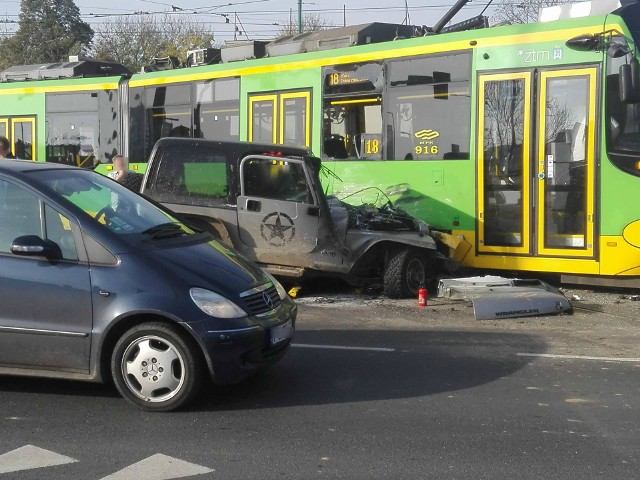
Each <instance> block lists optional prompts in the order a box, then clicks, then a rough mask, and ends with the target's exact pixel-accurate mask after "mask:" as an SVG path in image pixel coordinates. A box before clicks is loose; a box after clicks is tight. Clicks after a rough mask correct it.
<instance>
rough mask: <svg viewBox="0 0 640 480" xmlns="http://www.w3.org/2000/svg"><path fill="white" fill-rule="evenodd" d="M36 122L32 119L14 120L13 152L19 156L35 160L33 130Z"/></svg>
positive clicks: (12, 128)
mask: <svg viewBox="0 0 640 480" xmlns="http://www.w3.org/2000/svg"><path fill="white" fill-rule="evenodd" d="M33 127H34V123H33V122H32V121H26V122H21V121H15V120H14V121H13V124H12V127H11V130H12V133H13V135H12V139H11V141H12V142H13V154H14V155H15V156H16V157H17V158H21V159H23V160H33V159H34V156H35V152H34V151H33V150H34V149H33V140H34V138H33V137H34V132H33Z"/></svg>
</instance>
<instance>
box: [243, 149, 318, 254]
mask: <svg viewBox="0 0 640 480" xmlns="http://www.w3.org/2000/svg"><path fill="white" fill-rule="evenodd" d="M310 185H311V180H310V172H309V171H308V169H307V166H306V165H305V162H304V161H302V160H298V159H290V158H280V157H268V156H261V155H250V156H248V157H246V158H244V159H243V160H242V162H241V163H240V196H239V197H238V203H237V209H238V210H237V211H238V230H239V237H240V240H241V242H242V243H243V244H244V245H246V246H247V247H249V248H251V249H254V252H255V255H256V259H257V260H258V261H264V262H267V261H268V262H276V261H277V260H275V259H274V258H273V254H274V253H276V254H282V255H284V256H286V255H289V254H304V253H309V252H312V251H313V250H314V248H315V247H316V245H317V241H318V220H319V217H320V207H319V203H318V199H317V198H316V196H315V194H314V192H313V189H312V188H311V187H310ZM265 255H270V256H269V257H268V258H266V257H265ZM277 263H280V264H283V265H287V264H288V262H287V261H286V260H285V259H281V260H279V261H277Z"/></svg>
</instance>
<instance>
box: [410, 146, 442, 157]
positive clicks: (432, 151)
mask: <svg viewBox="0 0 640 480" xmlns="http://www.w3.org/2000/svg"><path fill="white" fill-rule="evenodd" d="M414 151H415V153H416V155H437V154H438V146H437V145H416V147H415V150H414Z"/></svg>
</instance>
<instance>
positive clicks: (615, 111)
mask: <svg viewBox="0 0 640 480" xmlns="http://www.w3.org/2000/svg"><path fill="white" fill-rule="evenodd" d="M625 61H626V60H625V58H624V57H621V58H609V74H608V75H607V98H606V101H607V116H608V121H607V146H608V153H609V158H610V159H611V161H612V162H613V163H614V165H616V166H617V167H618V168H620V169H622V170H623V171H625V172H627V173H631V174H633V175H638V176H640V168H638V155H640V103H622V102H620V84H619V75H618V69H619V68H620V65H621V64H623V63H624V62H625Z"/></svg>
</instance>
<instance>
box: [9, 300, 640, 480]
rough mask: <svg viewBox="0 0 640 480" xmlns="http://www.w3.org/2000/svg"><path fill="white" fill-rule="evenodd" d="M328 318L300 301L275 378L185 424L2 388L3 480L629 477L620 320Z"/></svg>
mask: <svg viewBox="0 0 640 480" xmlns="http://www.w3.org/2000/svg"><path fill="white" fill-rule="evenodd" d="M332 302H333V301H329V302H325V301H323V300H322V299H320V300H315V301H304V302H302V305H301V315H300V319H299V323H298V331H297V334H296V339H295V343H296V344H297V346H295V347H294V348H292V349H291V351H290V353H289V355H288V356H287V357H286V358H285V359H284V360H283V361H282V362H281V363H280V364H279V365H277V366H275V367H274V368H272V369H271V370H269V371H267V372H265V373H263V374H261V375H259V376H257V377H255V378H251V379H249V380H248V381H246V382H244V383H242V384H240V385H236V386H232V387H225V388H221V387H214V386H209V387H206V388H205V389H204V391H203V392H202V395H201V396H200V397H199V399H198V401H197V402H196V403H195V404H194V405H193V406H192V407H191V408H190V409H189V410H188V411H183V412H177V413H169V414H151V413H146V412H142V411H139V410H137V409H136V408H134V407H131V406H129V405H128V404H126V403H125V402H124V401H123V400H122V399H120V398H119V397H118V395H117V393H116V392H115V391H114V389H113V388H111V387H108V386H101V385H92V384H84V383H77V382H64V381H51V380H36V379H24V378H13V377H0V480H4V479H9V478H11V479H13V478H15V479H43V478H47V479H50V478H56V479H57V478H65V479H66V478H70V479H83V480H94V479H95V480H99V479H104V478H109V479H110V480H116V479H120V480H125V479H132V480H133V479H136V480H145V479H147V478H149V479H155V480H158V479H163V478H166V479H170V478H178V477H179V476H180V475H183V476H188V475H193V474H195V475H194V476H189V477H188V478H195V479H198V478H219V479H243V480H244V479H281V478H282V479H285V478H292V479H307V478H345V479H376V478H389V479H405V478H406V479H424V478H428V479H485V478H486V479H509V480H513V479H514V478H518V479H541V478H544V479H554V478H558V479H563V480H570V479H580V480H584V479H592V478H593V479H595V478H597V479H616V480H619V479H634V478H640V469H639V467H640V464H639V463H640V462H639V460H640V426H639V425H640V420H639V419H640V360H637V359H634V358H633V357H632V356H631V354H632V353H633V351H634V350H635V352H638V350H637V348H633V346H632V343H630V342H629V339H630V338H631V339H634V338H635V339H637V338H638V334H639V332H640V325H636V321H635V320H632V319H631V317H629V318H627V319H625V318H621V317H617V316H616V317H614V316H612V315H610V314H605V313H596V314H593V313H588V312H587V313H585V312H577V313H576V314H575V315H573V316H570V317H568V316H563V317H549V318H540V319H529V320H518V321H515V320H511V321H507V320H505V321H500V322H477V321H475V320H473V318H472V316H471V315H470V313H469V311H468V310H467V309H465V307H464V306H463V307H457V306H450V305H440V306H438V305H437V302H436V305H435V306H433V307H430V308H428V309H418V308H417V307H414V305H413V302H396V303H393V302H378V301H372V302H366V301H365V302H363V301H360V300H357V299H356V300H354V301H345V302H343V303H340V302H338V303H332ZM636 318H637V317H636ZM638 323H640V322H638ZM574 332H575V334H574ZM635 345H637V343H636V344H635ZM329 347H349V349H342V348H329ZM354 347H355V348H354ZM594 354H597V355H594ZM528 355H533V356H528ZM537 355H551V357H540V356H537ZM553 355H570V356H574V357H579V358H557V357H553ZM636 356H639V357H640V354H637V355H636ZM582 357H589V358H582ZM608 357H615V358H616V359H617V360H615V361H612V360H606V358H608ZM603 358H605V359H603ZM39 462H40V464H42V465H53V466H42V468H38V469H30V470H21V471H16V470H17V469H20V468H26V467H28V466H34V465H36V466H37V465H38V463H39ZM2 472H5V473H2ZM118 472H119V473H118Z"/></svg>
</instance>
